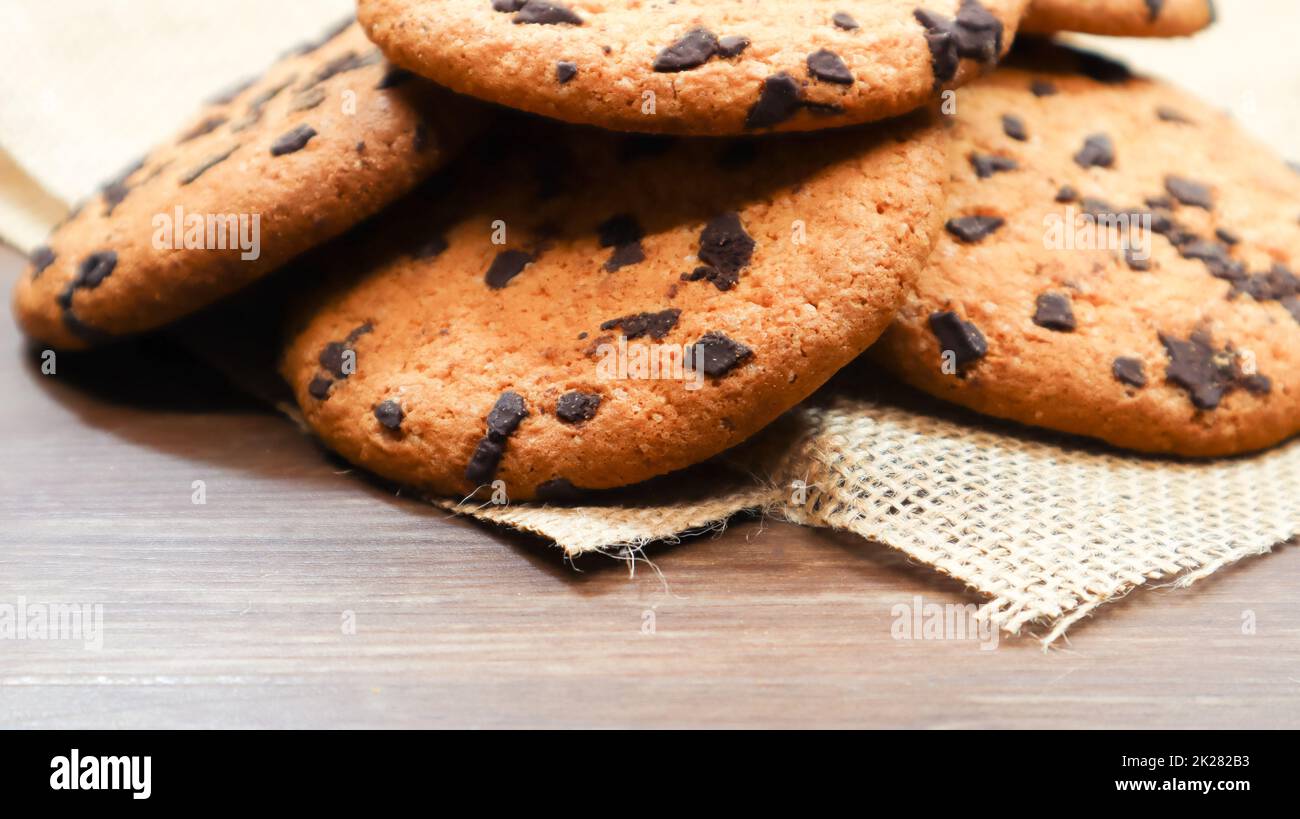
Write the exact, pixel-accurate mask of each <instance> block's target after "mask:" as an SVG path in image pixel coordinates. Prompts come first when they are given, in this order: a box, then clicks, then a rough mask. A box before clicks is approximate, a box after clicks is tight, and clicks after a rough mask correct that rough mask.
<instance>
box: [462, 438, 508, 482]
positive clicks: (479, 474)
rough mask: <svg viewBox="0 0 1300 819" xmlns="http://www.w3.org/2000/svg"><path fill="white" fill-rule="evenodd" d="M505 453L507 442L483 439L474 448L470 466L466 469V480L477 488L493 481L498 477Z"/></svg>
mask: <svg viewBox="0 0 1300 819" xmlns="http://www.w3.org/2000/svg"><path fill="white" fill-rule="evenodd" d="M505 451H506V446H505V442H503V441H494V440H492V439H491V438H483V439H481V440H480V441H479V442H478V445H477V446H475V447H474V454H473V455H471V456H470V459H469V464H468V465H466V467H465V478H466V480H468V481H469V482H470V483H473V484H475V485H476V486H481V485H483V484H485V483H488V482H489V481H491V480H492V479H493V478H495V477H496V474H497V469H498V468H499V467H500V466H501V456H502V455H504V454H505Z"/></svg>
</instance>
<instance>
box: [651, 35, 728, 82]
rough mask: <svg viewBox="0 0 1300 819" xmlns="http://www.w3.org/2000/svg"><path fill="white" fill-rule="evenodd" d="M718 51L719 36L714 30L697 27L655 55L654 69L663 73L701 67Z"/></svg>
mask: <svg viewBox="0 0 1300 819" xmlns="http://www.w3.org/2000/svg"><path fill="white" fill-rule="evenodd" d="M717 53H718V38H717V36H715V35H714V33H713V32H711V31H709V30H708V29H704V28H697V29H694V30H692V31H689V32H687V33H686V36H684V37H682V38H681V39H680V40H678V41H677V42H675V43H673V44H672V45H670V46H668V47H667V48H665V49H664V50H663V51H660V52H659V54H658V56H656V57H655V61H654V70H655V71H659V72H662V73H667V72H676V71H689V70H691V69H692V68H699V67H700V66H702V65H704V64H705V63H707V62H708V61H709V60H710V59H712V57H713V55H715V54H717Z"/></svg>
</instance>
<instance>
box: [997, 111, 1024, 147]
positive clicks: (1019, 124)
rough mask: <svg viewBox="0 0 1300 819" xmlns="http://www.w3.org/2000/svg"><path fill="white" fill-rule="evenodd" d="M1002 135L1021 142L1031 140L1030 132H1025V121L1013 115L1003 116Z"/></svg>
mask: <svg viewBox="0 0 1300 819" xmlns="http://www.w3.org/2000/svg"><path fill="white" fill-rule="evenodd" d="M1002 133H1004V134H1006V135H1007V136H1009V137H1011V138H1012V139H1014V140H1017V141H1019V142H1024V141H1025V140H1027V139H1029V132H1028V131H1026V130H1025V123H1024V120H1022V119H1020V117H1017V116H1015V115H1013V114H1003V115H1002Z"/></svg>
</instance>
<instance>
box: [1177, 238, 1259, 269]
mask: <svg viewBox="0 0 1300 819" xmlns="http://www.w3.org/2000/svg"><path fill="white" fill-rule="evenodd" d="M1175 239H1177V240H1178V241H1174V240H1175ZM1183 239H1184V237H1182V236H1179V235H1177V234H1175V235H1173V238H1171V239H1170V241H1174V244H1175V245H1176V247H1177V248H1178V254H1179V255H1180V256H1182V257H1183V258H1184V259H1194V260H1196V261H1198V262H1201V263H1203V264H1204V265H1205V266H1206V268H1208V269H1209V271H1210V275H1212V276H1215V277H1217V278H1220V279H1233V278H1237V277H1239V276H1240V275H1242V274H1243V273H1244V271H1242V270H1241V267H1240V265H1239V264H1237V263H1236V262H1234V261H1233V259H1232V257H1231V256H1230V255H1229V252H1228V247H1227V246H1226V245H1221V244H1219V243H1218V242H1208V241H1205V240H1203V239H1195V238H1192V239H1191V240H1190V241H1183Z"/></svg>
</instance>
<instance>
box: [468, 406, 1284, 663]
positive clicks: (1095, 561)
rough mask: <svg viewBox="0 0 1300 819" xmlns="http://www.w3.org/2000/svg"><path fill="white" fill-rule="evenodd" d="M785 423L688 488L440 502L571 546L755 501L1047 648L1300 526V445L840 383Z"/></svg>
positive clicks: (611, 545)
mask: <svg viewBox="0 0 1300 819" xmlns="http://www.w3.org/2000/svg"><path fill="white" fill-rule="evenodd" d="M793 420H794V422H795V423H794V424H786V425H783V426H782V427H781V429H780V431H779V434H778V435H773V433H772V432H769V433H767V434H766V435H767V438H768V440H767V441H766V442H764V443H763V445H762V446H759V447H757V448H756V449H751V450H749V451H747V452H746V453H742V454H741V455H740V456H736V457H738V458H739V460H740V461H741V462H740V463H735V464H734V465H736V466H741V467H743V469H745V470H747V472H748V474H749V475H750V477H749V480H748V483H747V484H741V485H726V486H722V487H719V488H718V490H717V491H716V492H714V493H711V494H707V495H706V496H704V497H699V498H696V499H692V500H688V501H680V502H675V503H671V504H663V505H647V506H639V507H622V506H586V507H562V506H542V505H529V504H519V505H511V506H503V507H493V506H491V505H486V506H483V505H475V506H470V505H467V504H460V505H457V504H454V503H451V502H445V501H444V502H442V503H443V504H445V505H446V507H447V508H453V509H456V510H457V511H459V512H461V513H464V514H468V515H471V516H473V517H476V518H479V519H481V520H486V521H490V522H492V523H496V524H501V525H505V526H510V527H513V528H516V529H523V530H526V531H529V532H532V533H534V534H536V535H539V536H542V537H545V538H548V539H550V540H552V541H553V542H554V543H556V544H557V545H558V546H560V547H561V548H563V549H564V551H565V553H566V555H568V556H571V557H572V556H577V555H580V554H583V553H585V552H592V551H601V552H606V553H609V552H614V553H622V552H624V551H625V550H626V548H628V547H631V548H634V549H640V548H641V547H643V546H645V545H647V544H649V543H651V542H654V541H659V540H667V541H674V540H676V539H678V537H680V536H681V535H684V534H689V533H694V532H700V531H708V530H709V529H711V528H714V527H716V526H719V525H721V524H722V523H723V522H725V521H726V519H727V518H728V517H730V516H731V515H733V514H735V513H737V512H740V511H743V510H752V509H760V510H762V511H764V512H766V513H768V514H771V515H774V516H778V517H784V518H785V519H787V520H789V521H791V522H794V523H797V524H801V525H805V526H814V527H828V528H832V529H838V530H843V531H848V532H852V533H854V534H857V535H859V536H861V537H863V538H865V539H867V540H869V541H873V542H876V543H882V544H885V545H887V546H890V547H892V548H895V549H898V550H900V551H902V552H904V553H906V554H907V555H909V556H910V557H912V558H913V559H915V560H916V561H918V562H921V563H924V564H926V565H928V566H932V567H934V568H935V569H937V570H939V571H941V572H943V573H944V574H947V575H949V576H951V577H953V578H955V579H957V580H960V581H961V582H963V583H965V584H966V585H967V586H969V587H970V588H971V589H972V590H974V591H975V592H977V593H978V594H980V595H982V596H984V597H985V598H986V599H987V602H986V603H984V605H983V606H982V607H981V608H980V612H979V616H980V617H981V618H983V619H986V620H988V621H990V622H992V623H994V624H995V625H997V626H998V627H999V628H1001V629H1002V630H1004V631H1005V632H1007V633H1010V634H1020V633H1022V631H1030V630H1032V631H1033V632H1034V633H1036V634H1038V635H1039V636H1040V638H1041V639H1042V641H1043V642H1044V644H1045V645H1050V644H1051V643H1053V642H1055V641H1056V640H1057V639H1059V638H1060V637H1061V636H1063V635H1064V634H1065V633H1066V631H1067V630H1068V629H1069V628H1070V627H1071V626H1073V625H1074V624H1076V623H1077V622H1078V621H1079V620H1081V619H1083V618H1085V617H1087V616H1089V615H1091V614H1092V613H1094V612H1095V610H1096V609H1097V608H1098V607H1099V606H1101V605H1103V604H1105V603H1107V602H1109V601H1112V600H1115V599H1117V598H1119V597H1122V596H1124V595H1125V594H1127V593H1128V592H1130V591H1132V590H1134V589H1136V588H1138V587H1141V586H1146V585H1151V584H1154V583H1160V582H1162V581H1163V582H1172V583H1173V584H1174V585H1175V586H1177V587H1186V586H1190V585H1192V584H1193V583H1195V582H1197V581H1199V580H1201V579H1203V578H1205V577H1207V576H1209V575H1210V574H1213V573H1214V572H1216V571H1218V570H1220V569H1222V568H1223V567H1225V566H1227V565H1229V564H1231V563H1234V562H1236V561H1238V560H1241V559H1242V558H1245V557H1250V556H1252V555H1259V554H1263V553H1266V552H1268V551H1270V550H1271V549H1272V548H1273V547H1274V546H1276V545H1278V544H1281V543H1284V542H1285V541H1288V540H1290V539H1291V538H1292V537H1294V536H1295V535H1296V534H1297V533H1300V493H1297V492H1295V491H1294V487H1295V486H1297V485H1300V442H1295V443H1292V444H1289V445H1287V446H1284V447H1281V448H1278V449H1275V450H1272V451H1270V452H1267V453H1264V454H1261V455H1258V456H1255V457H1252V458H1241V459H1228V460H1220V461H1213V462H1184V461H1172V460H1167V459H1153V458H1144V457H1138V456H1127V455H1124V454H1121V453H1116V452H1113V451H1110V450H1105V449H1101V448H1090V447H1088V446H1087V445H1081V444H1079V443H1077V442H1073V441H1067V440H1064V439H1056V438H1053V437H1052V436H1046V435H1041V434H1038V433H1033V432H1029V431H1025V430H1012V429H1007V428H1002V427H997V426H987V427H986V426H980V425H979V424H972V423H968V422H967V421H965V420H953V419H951V418H948V417H944V416H943V415H941V414H940V415H931V414H927V413H925V412H921V411H917V410H915V409H912V408H903V407H899V406H895V405H892V404H890V403H884V402H879V401H875V400H867V399H860V398H850V397H838V398H833V399H831V400H830V401H829V403H827V404H824V405H820V406H815V405H810V406H808V407H804V408H801V409H799V410H796V411H795V413H793ZM792 430H793V433H792ZM756 451H757V453H758V454H757V455H756V454H755V452H756ZM1031 627H1032V629H1031Z"/></svg>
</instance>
